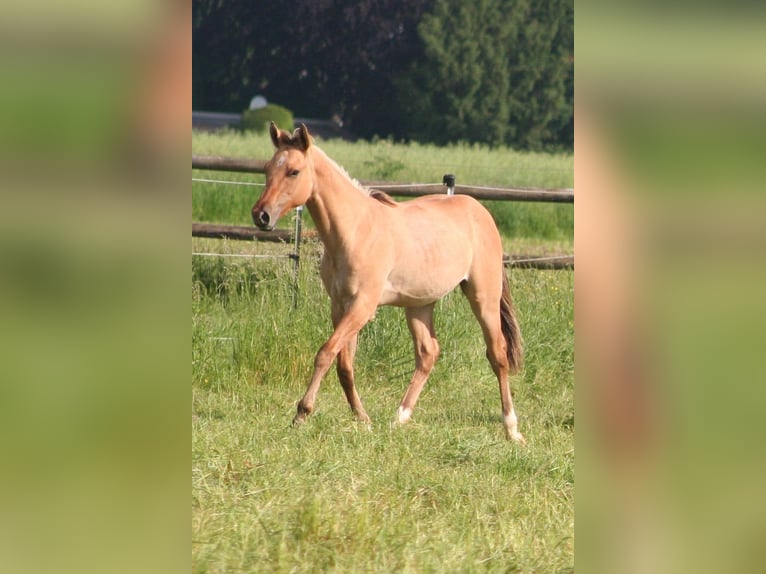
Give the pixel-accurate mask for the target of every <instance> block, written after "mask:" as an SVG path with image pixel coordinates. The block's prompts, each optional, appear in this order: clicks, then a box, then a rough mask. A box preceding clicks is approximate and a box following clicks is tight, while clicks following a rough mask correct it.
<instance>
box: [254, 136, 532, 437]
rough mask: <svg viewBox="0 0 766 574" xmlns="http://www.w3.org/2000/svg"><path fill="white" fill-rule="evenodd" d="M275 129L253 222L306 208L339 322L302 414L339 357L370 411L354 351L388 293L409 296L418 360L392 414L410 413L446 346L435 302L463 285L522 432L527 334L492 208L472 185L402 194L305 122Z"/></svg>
mask: <svg viewBox="0 0 766 574" xmlns="http://www.w3.org/2000/svg"><path fill="white" fill-rule="evenodd" d="M269 133H270V136H271V140H272V143H273V144H274V147H275V148H276V149H275V152H274V155H273V156H272V158H271V159H270V160H269V161H268V162H267V163H266V166H265V172H266V184H265V188H264V191H263V194H262V195H261V197H260V198H259V199H258V201H257V202H256V204H255V205H254V206H253V208H252V218H253V222H254V223H255V225H256V226H257V227H259V228H260V229H263V230H273V229H274V228H275V226H276V223H277V221H278V220H279V218H280V217H282V216H283V215H284V214H285V213H287V212H288V211H289V210H291V209H293V208H296V207H299V206H303V205H305V206H306V207H307V208H308V210H309V213H310V214H311V217H312V219H313V221H314V224H315V225H316V229H317V232H318V235H319V238H320V240H321V241H322V243H323V244H324V255H323V257H322V262H321V266H320V275H321V278H322V282H323V284H324V287H325V289H326V290H327V293H328V294H329V296H330V301H331V314H332V323H333V327H334V330H333V333H332V335H331V336H330V338H329V339H328V340H327V342H326V343H325V344H324V345H322V347H321V348H320V349H319V352H318V353H317V354H316V358H315V360H314V370H313V374H312V376H311V379H310V381H309V384H308V388H307V390H306V393H305V394H304V395H303V397H302V398H301V399H300V401H299V402H298V405H297V413H296V415H295V418H294V419H293V425H300V424H302V423H303V422H304V421H305V420H306V418H307V417H308V415H310V414H311V412H312V411H313V410H314V403H315V400H316V396H317V393H318V392H319V387H320V384H321V382H322V379H323V377H324V376H325V374H326V373H327V371H328V370H329V369H330V367H331V365H332V363H333V361H335V360H336V359H337V364H336V368H337V373H338V379H339V380H340V384H341V386H342V387H343V391H344V394H345V395H346V399H347V400H348V404H349V406H350V407H351V410H352V412H353V413H354V414H355V415H356V418H357V419H358V420H359V421H360V422H363V423H367V424H369V423H370V417H369V416H368V415H367V412H366V411H365V409H364V406H363V405H362V401H361V400H360V398H359V394H358V393H357V390H356V386H355V384H354V355H355V353H356V347H357V338H358V334H359V331H360V330H361V329H362V327H363V326H364V325H365V324H367V323H368V322H369V321H371V320H372V319H373V318H374V317H375V313H376V310H377V308H378V307H379V306H381V305H393V306H397V307H403V308H404V314H405V317H406V319H407V326H408V327H409V330H410V333H411V335H412V340H413V343H414V348H415V371H414V373H413V375H412V378H411V380H410V383H409V386H408V388H407V390H406V392H405V394H404V396H403V398H402V400H401V403H400V404H399V407H398V409H397V412H396V417H395V420H394V423H395V424H405V423H407V422H408V421H409V420H410V419H411V417H412V412H413V409H414V407H415V403H416V402H417V400H418V396H419V395H420V392H421V391H422V389H423V386H424V385H425V383H426V380H427V379H428V376H429V374H430V373H431V370H432V369H433V367H434V364H435V362H436V360H437V358H438V356H439V343H438V341H437V339H436V333H435V331H434V324H433V312H434V305H435V304H436V302H437V301H439V300H440V299H441V298H443V297H444V296H445V295H447V294H448V293H449V292H451V291H452V290H453V289H454V288H455V287H456V286H457V285H460V287H461V289H462V291H463V293H464V294H465V296H466V298H467V299H468V301H469V303H470V306H471V310H472V311H473V314H474V315H475V316H476V319H477V320H478V322H479V324H480V325H481V330H482V333H483V335H484V341H485V343H486V347H487V352H486V356H487V359H488V360H489V363H490V365H491V367H492V370H493V371H494V373H495V375H496V377H497V381H498V384H499V386H500V401H501V407H502V420H503V426H504V429H505V436H506V438H507V439H508V440H513V441H516V442H518V443H521V444H524V443H525V439H524V436H523V435H522V434H521V433H520V432H519V430H518V419H517V416H516V412H515V410H514V408H513V400H512V398H511V391H510V386H509V383H508V376H509V374H515V373H516V372H518V371H519V369H520V368H521V362H522V337H521V331H520V328H519V324H518V321H517V319H516V315H515V310H514V305H513V302H512V299H511V293H510V287H509V283H508V278H507V276H506V274H505V271H504V267H503V250H502V244H501V240H500V234H499V232H498V230H497V227H496V225H495V222H494V220H493V219H492V216H491V215H490V213H489V212H488V211H487V210H486V209H485V208H484V207H483V206H482V205H481V204H480V203H479V202H478V201H476V200H475V199H473V198H472V197H470V196H467V195H446V194H445V195H427V196H423V197H420V198H417V199H414V200H412V201H407V202H402V203H399V202H396V201H394V200H393V199H392V198H391V197H390V196H388V195H387V194H385V193H384V192H382V191H377V190H370V189H367V188H365V187H363V186H361V185H360V184H359V183H358V182H357V181H356V180H353V179H352V178H351V177H350V176H349V175H348V173H347V172H346V171H345V170H344V169H343V168H342V167H341V166H339V165H338V164H337V163H336V162H335V161H334V160H332V159H331V158H330V157H328V156H327V155H326V154H325V153H324V152H323V151H322V150H321V149H320V148H319V147H317V145H316V144H315V143H314V142H313V138H312V137H311V135H310V134H309V131H308V129H307V128H306V125H305V124H301V125H300V126H299V127H298V128H297V129H295V130H294V131H293V133H290V132H288V131H284V130H281V129H279V128H278V127H277V125H276V124H275V123H274V122H272V123H271V125H270V127H269Z"/></svg>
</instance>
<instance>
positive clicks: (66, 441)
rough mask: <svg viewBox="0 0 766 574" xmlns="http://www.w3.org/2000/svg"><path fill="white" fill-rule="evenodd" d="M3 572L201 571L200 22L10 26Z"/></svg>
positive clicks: (175, 8)
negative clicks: (196, 414) (196, 193)
mask: <svg viewBox="0 0 766 574" xmlns="http://www.w3.org/2000/svg"><path fill="white" fill-rule="evenodd" d="M0 78H1V79H0V173H2V185H1V186H0V202H1V203H0V205H1V207H0V269H2V271H0V317H2V320H0V337H1V338H2V340H0V377H1V379H2V383H0V456H1V457H2V460H3V463H2V464H0V508H2V512H0V571H3V572H78V573H83V572H145V573H146V572H169V571H188V569H189V566H190V560H189V539H188V532H189V521H188V520H189V519H188V517H189V514H188V468H189V465H188V461H189V458H188V453H189V450H188V449H189V434H188V433H189V431H188V428H189V427H188V414H189V411H188V405H189V394H188V380H189V379H188V375H189V373H190V367H189V363H188V341H189V327H188V325H189V322H188V300H187V298H186V294H187V293H188V269H189V268H188V263H189V249H188V227H189V221H190V215H191V207H190V202H189V199H188V189H189V188H188V185H189V184H188V153H189V149H190V135H191V114H190V111H191V2H190V0H183V1H180V0H179V1H160V2H157V1H155V0H131V1H127V0H117V1H114V2H96V1H93V0H73V1H66V2H59V1H51V0H37V1H31V2H19V1H18V0H10V2H5V3H3V5H2V8H0Z"/></svg>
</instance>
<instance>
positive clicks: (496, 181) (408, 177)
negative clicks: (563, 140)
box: [192, 131, 574, 251]
mask: <svg viewBox="0 0 766 574" xmlns="http://www.w3.org/2000/svg"><path fill="white" fill-rule="evenodd" d="M317 143H318V145H319V146H320V147H321V148H322V149H323V150H324V151H325V152H326V153H327V154H328V155H329V156H330V157H331V158H333V159H334V160H335V161H337V162H338V163H339V164H340V165H342V166H343V167H344V168H345V169H346V170H347V171H348V172H349V174H350V175H351V176H352V177H354V178H356V179H359V180H374V181H380V180H384V181H392V182H407V183H441V181H442V177H443V176H444V174H445V173H453V174H455V176H456V177H457V182H458V183H462V184H465V185H483V186H497V187H540V188H545V189H565V188H572V187H573V186H574V179H573V172H574V170H573V166H574V159H573V156H572V155H571V154H544V153H534V152H519V151H514V150H510V149H505V148H493V149H490V148H488V147H485V146H480V145H468V144H457V145H453V146H449V147H443V148H439V147H436V146H433V145H423V144H417V143H410V144H395V143H392V142H390V141H387V140H382V141H377V142H355V143H348V142H344V141H341V140H327V141H321V140H318V142H317ZM192 152H193V153H195V154H203V155H206V154H210V155H222V156H229V157H243V158H253V159H268V158H270V157H271V155H272V154H273V152H274V149H273V146H272V144H271V140H270V139H269V136H268V134H266V133H263V134H252V133H248V134H243V133H239V132H233V131H232V132H225V133H223V134H222V133H213V134H211V133H204V132H200V133H195V134H194V137H193V138H192ZM193 173H194V177H196V178H203V179H218V180H231V181H249V182H263V181H264V178H263V176H262V175H257V174H255V175H254V174H237V173H225V172H213V171H197V170H195V171H194V172H193ZM260 191H261V188H258V187H249V186H234V185H226V184H211V183H203V182H192V218H193V219H194V221H209V222H219V223H231V224H238V225H250V224H252V220H251V219H250V208H251V207H252V206H253V204H254V203H255V200H256V199H257V197H258V195H259V194H260ZM485 205H486V206H487V207H488V208H489V210H490V211H491V212H492V215H493V216H494V217H495V221H496V222H497V225H498V228H499V229H500V232H501V233H502V234H503V235H504V236H506V237H509V238H511V237H512V238H516V239H519V238H528V239H532V240H539V239H544V240H551V241H556V242H563V243H564V245H565V247H566V248H568V250H569V251H571V249H572V243H573V237H574V209H573V206H572V204H550V203H521V202H501V201H494V202H485ZM306 219H307V223H308V225H309V226H311V223H310V217H309V216H308V214H307V215H306ZM280 226H282V227H284V226H286V224H285V222H284V221H283V222H282V223H281V224H280Z"/></svg>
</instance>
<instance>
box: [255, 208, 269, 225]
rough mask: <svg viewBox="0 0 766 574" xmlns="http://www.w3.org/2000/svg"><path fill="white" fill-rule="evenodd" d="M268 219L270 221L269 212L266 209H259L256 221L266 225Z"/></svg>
mask: <svg viewBox="0 0 766 574" xmlns="http://www.w3.org/2000/svg"><path fill="white" fill-rule="evenodd" d="M270 221H271V217H269V214H268V213H267V212H266V211H261V212H260V213H259V214H258V220H257V221H256V223H258V224H260V225H262V226H264V227H266V226H267V225H268V224H269V222H270Z"/></svg>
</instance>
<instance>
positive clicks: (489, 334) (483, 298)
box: [460, 281, 526, 444]
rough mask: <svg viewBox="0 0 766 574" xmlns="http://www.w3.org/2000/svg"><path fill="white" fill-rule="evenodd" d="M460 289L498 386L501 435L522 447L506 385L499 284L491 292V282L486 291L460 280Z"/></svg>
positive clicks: (506, 347) (505, 350) (506, 350)
mask: <svg viewBox="0 0 766 574" xmlns="http://www.w3.org/2000/svg"><path fill="white" fill-rule="evenodd" d="M460 286H461V287H462V289H463V293H465V296H466V298H467V299H468V302H469V303H470V304H471V310H472V311H473V314H474V315H475V316H476V319H478V321H479V324H480V325H481V330H482V333H483V334H484V342H485V343H486V345H487V359H488V360H489V364H490V365H491V366H492V370H493V371H494V373H495V376H496V377H497V382H498V385H499V386H500V403H501V406H502V409H503V426H504V427H505V436H506V438H507V439H509V440H514V441H516V442H519V443H522V444H525V443H526V440H524V436H523V435H522V434H521V433H520V432H519V423H518V418H517V417H516V411H515V410H514V408H513V399H512V397H511V388H510V385H509V383H508V371H509V368H510V361H509V360H508V343H507V342H506V340H505V337H504V336H503V331H502V325H501V319H500V297H501V295H502V284H500V283H498V285H497V288H496V289H495V288H494V283H493V285H492V286H486V287H487V288H486V289H485V288H483V287H484V286H479V285H476V284H475V283H473V282H468V281H464V282H463V283H461V284H460Z"/></svg>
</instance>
